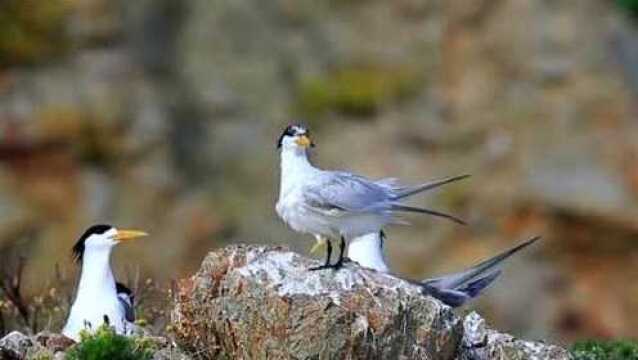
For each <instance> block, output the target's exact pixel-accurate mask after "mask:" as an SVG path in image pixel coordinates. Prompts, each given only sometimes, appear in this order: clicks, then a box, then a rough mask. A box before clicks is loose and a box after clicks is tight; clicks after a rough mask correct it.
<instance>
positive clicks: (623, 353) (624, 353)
mask: <svg viewBox="0 0 638 360" xmlns="http://www.w3.org/2000/svg"><path fill="white" fill-rule="evenodd" d="M571 352H572V355H573V357H574V360H638V342H635V341H631V340H613V341H599V340H587V341H580V342H577V343H576V344H574V345H573V346H572V348H571Z"/></svg>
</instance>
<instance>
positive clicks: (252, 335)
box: [172, 246, 569, 360]
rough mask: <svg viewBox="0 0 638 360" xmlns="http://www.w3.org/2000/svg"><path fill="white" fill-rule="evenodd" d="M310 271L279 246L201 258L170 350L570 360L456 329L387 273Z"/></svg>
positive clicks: (175, 320)
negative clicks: (532, 357) (547, 356)
mask: <svg viewBox="0 0 638 360" xmlns="http://www.w3.org/2000/svg"><path fill="white" fill-rule="evenodd" d="M316 265H317V262H316V261H314V260H311V259H308V258H305V257H303V256H300V255H298V254H296V253H293V252H291V251H289V250H287V249H285V248H280V247H268V246H265V247H264V246H229V247H226V248H224V249H220V250H217V251H214V252H211V253H209V254H208V256H207V257H206V258H205V259H204V261H203V263H202V266H201V268H200V270H199V272H197V273H196V274H195V275H194V276H193V277H191V278H190V279H185V280H183V281H182V282H180V284H179V286H178V289H177V290H178V293H177V296H176V300H175V301H176V304H175V308H174V310H173V313H172V329H173V332H174V334H175V336H176V341H177V343H178V344H179V345H181V346H182V347H183V348H184V349H186V350H187V351H190V352H194V353H197V355H198V356H200V357H203V358H296V359H310V358H313V359H315V358H316V359H319V358H321V359H324V358H325V359H333V358H355V359H363V358H365V359H390V358H392V359H396V358H401V359H432V360H437V359H441V360H443V359H445V360H447V359H449V360H452V359H457V360H464V359H467V360H469V359H487V357H486V356H489V355H493V354H494V355H497V356H500V357H497V358H498V359H519V358H520V357H516V356H519V354H525V355H530V356H536V355H538V356H541V355H543V354H552V355H555V357H551V358H552V359H562V358H565V359H568V358H569V357H568V355H567V352H566V351H565V350H562V349H560V348H558V347H554V346H548V345H544V344H541V343H531V342H525V341H521V340H515V339H514V338H513V337H511V336H509V335H505V334H499V333H498V332H496V331H493V330H490V329H488V328H487V327H486V325H485V321H484V320H483V319H481V318H480V317H479V316H478V315H477V314H472V315H470V316H468V317H467V318H466V320H465V321H464V322H463V321H461V319H460V318H459V317H458V316H457V315H455V314H454V312H453V311H452V309H451V308H449V307H448V306H446V305H444V304H442V303H440V302H438V301H437V300H435V299H433V298H431V297H429V296H425V295H423V294H422V293H421V289H420V287H418V286H415V285H413V284H410V283H409V282H407V281H404V280H401V279H398V278H395V277H393V276H391V275H387V274H382V273H378V272H375V271H372V270H368V269H364V268H361V267H359V266H358V265H356V264H354V263H349V264H347V265H346V266H345V267H344V268H343V269H341V270H340V271H338V272H333V271H316V272H311V271H308V268H309V267H311V266H316ZM563 355H564V357H561V356H563ZM524 358H527V357H524ZM540 358H543V357H539V359H540ZM490 359H492V357H490Z"/></svg>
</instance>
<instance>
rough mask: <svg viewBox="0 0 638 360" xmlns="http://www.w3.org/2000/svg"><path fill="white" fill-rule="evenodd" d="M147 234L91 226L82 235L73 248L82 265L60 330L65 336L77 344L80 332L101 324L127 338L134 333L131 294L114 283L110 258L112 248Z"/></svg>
mask: <svg viewBox="0 0 638 360" xmlns="http://www.w3.org/2000/svg"><path fill="white" fill-rule="evenodd" d="M147 235H148V234H146V233H145V232H143V231H137V230H119V229H116V228H115V227H113V226H111V225H94V226H91V227H90V228H89V229H88V230H86V231H85V232H84V234H83V235H82V236H81V237H80V239H79V240H78V241H77V243H76V244H75V245H74V246H73V256H74V258H75V260H76V262H78V263H80V264H81V275H80V281H79V284H78V289H77V294H76V296H75V300H74V301H73V305H72V306H71V311H70V312H69V318H68V319H67V322H66V325H65V326H64V329H63V330H62V333H63V334H64V335H65V336H67V337H69V338H71V339H73V340H75V341H79V340H80V332H81V331H82V330H91V329H97V328H98V327H100V326H101V325H102V324H104V323H106V324H108V325H110V326H112V327H113V328H114V329H115V331H116V333H118V334H124V335H129V334H131V333H132V332H133V331H134V330H135V325H134V324H133V321H134V320H135V316H134V312H133V305H134V304H133V301H134V299H133V294H132V292H131V290H129V289H128V288H127V287H126V286H124V285H123V284H121V283H117V282H116V281H115V277H114V276H113V271H112V270H111V264H110V259H111V252H112V250H113V248H114V247H115V245H117V244H119V243H120V242H124V241H129V240H133V239H136V238H139V237H142V236H147Z"/></svg>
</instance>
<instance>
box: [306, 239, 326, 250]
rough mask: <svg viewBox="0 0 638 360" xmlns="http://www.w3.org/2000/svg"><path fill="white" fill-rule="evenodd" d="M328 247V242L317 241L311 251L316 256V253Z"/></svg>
mask: <svg viewBox="0 0 638 360" xmlns="http://www.w3.org/2000/svg"><path fill="white" fill-rule="evenodd" d="M325 246H326V240H324V239H322V240H317V242H316V243H315V244H314V245H313V246H312V249H310V253H311V254H314V253H315V252H317V251H319V250H321V249H323V248H324V247H325Z"/></svg>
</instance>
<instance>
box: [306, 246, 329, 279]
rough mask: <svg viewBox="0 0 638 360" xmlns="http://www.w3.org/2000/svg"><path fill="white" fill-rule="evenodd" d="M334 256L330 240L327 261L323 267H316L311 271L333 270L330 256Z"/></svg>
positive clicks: (327, 248)
mask: <svg viewBox="0 0 638 360" xmlns="http://www.w3.org/2000/svg"><path fill="white" fill-rule="evenodd" d="M331 255H332V243H331V242H330V240H329V239H326V261H325V262H324V263H323V265H321V266H314V267H311V268H310V269H308V270H310V271H316V270H323V269H330V268H332V265H330V256H331Z"/></svg>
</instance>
